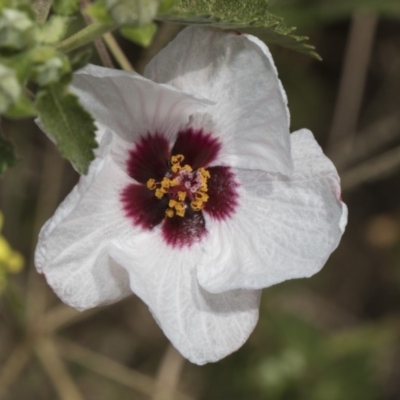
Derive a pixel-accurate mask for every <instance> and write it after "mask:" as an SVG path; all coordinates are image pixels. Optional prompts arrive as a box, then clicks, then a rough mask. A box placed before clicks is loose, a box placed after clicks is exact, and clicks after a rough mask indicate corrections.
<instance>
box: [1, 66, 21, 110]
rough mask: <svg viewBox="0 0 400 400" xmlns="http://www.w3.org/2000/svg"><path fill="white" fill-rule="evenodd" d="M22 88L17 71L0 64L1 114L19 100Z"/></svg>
mask: <svg viewBox="0 0 400 400" xmlns="http://www.w3.org/2000/svg"><path fill="white" fill-rule="evenodd" d="M21 91H22V88H21V85H20V83H19V82H18V78H17V75H16V73H15V71H14V70H13V69H11V68H8V67H6V66H5V65H2V64H0V114H3V113H5V112H6V111H7V110H8V109H9V108H10V107H11V106H12V105H13V104H14V103H16V102H17V100H18V98H19V96H20V94H21Z"/></svg>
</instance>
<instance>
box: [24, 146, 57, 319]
mask: <svg viewBox="0 0 400 400" xmlns="http://www.w3.org/2000/svg"><path fill="white" fill-rule="evenodd" d="M64 165H65V162H64V160H63V159H62V158H61V156H60V155H59V153H58V152H57V151H56V149H55V147H54V145H53V143H51V142H50V140H47V141H46V144H45V148H44V155H43V164H42V175H41V180H40V184H39V188H38V198H37V206H36V209H35V214H34V223H33V232H32V248H31V254H33V252H34V247H35V245H36V241H37V237H38V234H39V231H40V228H41V227H42V226H43V224H44V223H45V221H46V220H47V218H49V217H50V216H51V214H52V213H53V212H54V210H55V209H56V207H57V205H58V201H59V197H60V192H61V185H62V182H63V180H62V175H63V171H64ZM28 267H29V276H28V288H27V296H26V314H27V322H28V325H31V324H32V323H34V321H35V320H36V319H37V318H38V316H39V315H41V314H42V313H43V311H44V310H45V308H46V295H47V293H48V292H47V287H46V285H45V284H44V279H43V278H42V277H40V276H39V275H38V273H37V272H36V270H35V268H34V266H33V257H31V258H30V263H29V265H28Z"/></svg>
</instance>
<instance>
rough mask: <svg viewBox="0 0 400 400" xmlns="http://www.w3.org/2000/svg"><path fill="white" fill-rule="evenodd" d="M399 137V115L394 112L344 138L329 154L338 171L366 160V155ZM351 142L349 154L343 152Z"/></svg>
mask: <svg viewBox="0 0 400 400" xmlns="http://www.w3.org/2000/svg"><path fill="white" fill-rule="evenodd" d="M399 138H400V116H399V115H397V113H396V114H392V115H388V116H385V117H384V118H381V119H380V120H378V121H376V122H375V123H372V124H371V125H369V126H368V127H366V128H365V129H363V130H362V131H360V132H358V133H357V134H355V135H354V141H353V138H352V137H349V138H346V139H344V140H343V141H342V142H341V144H340V145H338V146H337V149H336V151H335V152H333V153H332V154H331V155H330V158H331V160H332V161H333V162H334V163H335V165H336V167H337V168H338V170H339V171H343V170H345V169H346V168H347V166H349V165H352V164H353V165H354V163H357V162H360V161H363V160H366V159H367V158H368V157H370V156H373V155H375V154H377V152H378V151H380V150H383V149H384V148H385V147H386V146H388V145H390V144H392V143H393V142H394V141H395V140H396V139H399ZM352 142H353V147H352V151H351V155H350V156H346V155H345V154H343V151H341V149H343V148H348V147H349V146H351V143H352Z"/></svg>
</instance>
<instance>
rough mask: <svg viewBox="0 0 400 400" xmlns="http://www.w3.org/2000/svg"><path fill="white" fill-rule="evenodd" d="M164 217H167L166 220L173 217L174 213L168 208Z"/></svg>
mask: <svg viewBox="0 0 400 400" xmlns="http://www.w3.org/2000/svg"><path fill="white" fill-rule="evenodd" d="M165 216H166V217H168V218H172V217H173V216H174V211H173V210H171V209H170V208H168V209H167V210H166V211H165Z"/></svg>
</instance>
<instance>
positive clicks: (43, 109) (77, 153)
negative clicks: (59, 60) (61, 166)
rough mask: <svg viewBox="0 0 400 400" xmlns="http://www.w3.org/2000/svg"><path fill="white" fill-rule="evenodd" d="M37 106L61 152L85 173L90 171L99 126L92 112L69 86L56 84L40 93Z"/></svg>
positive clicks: (41, 118) (42, 119)
mask: <svg viewBox="0 0 400 400" xmlns="http://www.w3.org/2000/svg"><path fill="white" fill-rule="evenodd" d="M36 108H37V110H38V113H39V118H40V120H41V122H42V123H43V126H44V129H45V130H46V132H48V133H49V134H50V135H51V136H52V137H53V138H54V140H55V142H56V144H57V147H58V148H59V150H60V152H61V154H62V155H63V156H64V157H65V158H67V159H68V160H69V161H71V163H72V164H73V166H74V168H75V169H76V170H77V171H78V172H79V173H81V174H86V173H87V171H88V167H89V164H90V162H91V161H92V160H93V159H94V153H93V149H94V148H96V147H97V143H96V139H95V131H96V126H95V124H94V121H93V118H92V117H91V115H90V114H89V113H88V112H87V111H86V110H85V109H84V108H83V107H82V106H81V104H80V103H79V101H78V98H77V97H76V96H75V95H74V94H72V93H70V92H68V89H67V87H66V86H63V85H61V84H53V85H50V86H48V87H47V88H46V89H42V90H40V91H39V93H38V94H37V96H36Z"/></svg>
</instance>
